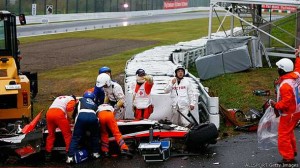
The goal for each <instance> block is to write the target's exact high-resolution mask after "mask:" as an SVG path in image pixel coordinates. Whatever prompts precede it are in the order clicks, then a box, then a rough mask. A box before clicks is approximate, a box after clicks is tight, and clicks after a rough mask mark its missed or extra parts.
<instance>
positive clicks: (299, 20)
mask: <svg viewBox="0 0 300 168" xmlns="http://www.w3.org/2000/svg"><path fill="white" fill-rule="evenodd" d="M299 12H300V9H299V8H297V14H296V25H297V27H296V31H297V37H300V15H299ZM295 45H296V46H295V48H298V46H299V45H300V41H299V40H298V39H297V38H296V41H295Z"/></svg>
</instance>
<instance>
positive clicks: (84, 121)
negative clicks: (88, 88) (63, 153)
mask: <svg viewBox="0 0 300 168" xmlns="http://www.w3.org/2000/svg"><path fill="white" fill-rule="evenodd" d="M94 99H95V95H94V94H93V93H92V92H85V93H84V95H83V98H81V99H79V102H78V104H77V105H76V109H75V112H74V113H75V114H76V113H77V116H76V118H75V125H74V131H73V136H72V141H71V144H70V149H69V152H68V157H67V161H66V162H67V163H73V162H74V155H75V152H76V151H77V150H78V149H77V148H78V145H79V142H80V140H81V139H82V137H83V136H84V135H85V133H86V131H89V132H90V140H91V147H92V152H93V154H92V157H93V158H95V159H97V158H99V157H100V154H99V122H98V118H97V116H96V110H97V105H96V104H95V102H94Z"/></svg>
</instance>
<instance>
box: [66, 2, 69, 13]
mask: <svg viewBox="0 0 300 168" xmlns="http://www.w3.org/2000/svg"><path fill="white" fill-rule="evenodd" d="M66 3H67V7H66V13H67V14H68V13H69V0H67V1H66Z"/></svg>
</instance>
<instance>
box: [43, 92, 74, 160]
mask: <svg viewBox="0 0 300 168" xmlns="http://www.w3.org/2000/svg"><path fill="white" fill-rule="evenodd" d="M75 104H76V97H75V96H74V95H72V96H59V97H57V98H56V99H55V100H54V101H53V103H52V105H51V106H50V107H49V110H48V111H47V113H46V121H47V129H48V136H47V139H46V147H45V149H46V158H45V159H46V161H49V160H50V159H51V152H52V149H53V145H54V142H55V130H56V128H59V129H60V130H61V133H62V135H63V137H64V140H65V145H66V153H68V150H69V146H70V143H71V138H72V132H71V128H70V122H69V120H71V118H72V117H71V116H72V112H73V111H74V108H75ZM68 119H69V120H68Z"/></svg>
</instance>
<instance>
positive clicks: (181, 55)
mask: <svg viewBox="0 0 300 168" xmlns="http://www.w3.org/2000/svg"><path fill="white" fill-rule="evenodd" d="M172 55H173V61H174V63H176V64H181V65H184V66H185V68H186V69H188V68H189V66H190V65H191V64H193V63H195V60H196V59H197V58H198V57H203V56H205V55H206V46H205V45H204V46H200V47H196V48H190V49H181V50H180V51H179V52H178V51H175V52H173V54H172Z"/></svg>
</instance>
